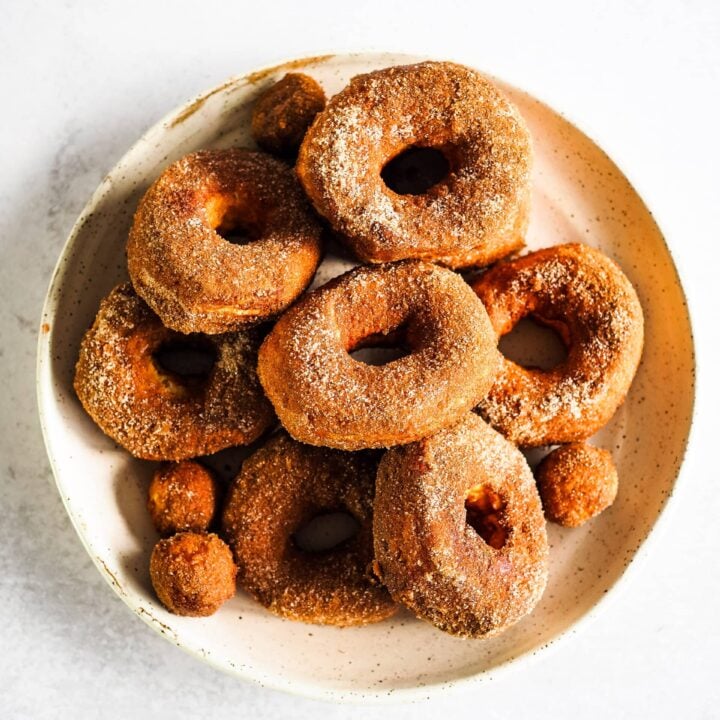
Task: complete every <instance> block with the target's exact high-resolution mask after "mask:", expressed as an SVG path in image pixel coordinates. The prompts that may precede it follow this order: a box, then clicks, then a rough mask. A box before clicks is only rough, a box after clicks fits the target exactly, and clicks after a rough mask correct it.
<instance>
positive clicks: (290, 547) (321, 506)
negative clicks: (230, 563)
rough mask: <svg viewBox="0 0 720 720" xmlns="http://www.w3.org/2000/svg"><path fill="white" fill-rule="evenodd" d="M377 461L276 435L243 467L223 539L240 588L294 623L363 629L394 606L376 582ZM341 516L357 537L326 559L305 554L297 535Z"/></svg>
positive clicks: (230, 500) (225, 520) (225, 516)
mask: <svg viewBox="0 0 720 720" xmlns="http://www.w3.org/2000/svg"><path fill="white" fill-rule="evenodd" d="M376 467H377V460H376V458H375V456H374V454H369V453H344V452H340V451H337V450H328V449H326V448H316V447H310V446H308V445H301V444H300V443H298V442H295V441H294V440H292V439H291V438H289V437H288V436H287V435H286V434H285V433H280V434H278V435H275V436H273V437H272V438H271V439H270V440H269V441H268V442H267V443H266V444H265V445H264V446H263V447H262V448H260V449H259V450H257V451H256V452H255V453H254V454H253V455H251V456H250V457H249V458H248V459H247V460H245V462H244V463H243V467H242V470H241V472H240V474H239V475H238V477H237V479H236V480H235V482H234V483H233V485H232V487H231V489H230V492H229V495H228V500H227V504H226V507H225V511H224V513H223V521H222V524H223V534H224V537H225V538H226V539H227V541H228V542H229V543H230V545H231V547H232V549H233V552H234V554H235V558H236V560H237V563H238V568H239V572H238V578H239V581H240V584H241V586H242V587H244V588H245V589H246V590H247V591H248V592H249V593H250V594H251V595H253V596H254V597H255V598H257V600H258V601H259V602H261V603H262V604H263V605H264V606H265V607H267V608H268V609H269V610H270V611H272V612H274V613H276V614H278V615H282V616H285V617H288V618H292V619H294V620H302V621H303V622H309V623H320V624H328V625H364V624H367V623H371V622H377V621H379V620H382V619H384V618H386V617H388V616H390V615H392V614H393V613H394V612H395V610H396V606H395V604H394V603H393V601H392V600H391V599H390V596H389V595H388V592H387V590H385V588H383V587H381V586H380V585H379V584H378V583H377V581H376V579H375V578H374V577H372V576H371V573H370V570H369V569H370V565H371V562H372V559H373V549H372V507H373V491H374V480H375V470H376ZM337 511H343V512H347V513H349V514H351V515H352V516H353V518H355V520H356V521H357V523H358V531H357V533H356V534H355V535H354V536H353V537H351V538H349V539H347V540H346V541H345V542H343V543H342V544H341V545H338V546H337V547H334V548H331V549H329V550H326V551H324V552H318V553H310V552H306V551H304V550H301V549H300V548H299V547H298V546H297V545H296V544H295V542H294V540H293V534H294V533H295V532H296V531H297V530H298V529H299V528H300V527H301V526H302V525H303V524H304V523H306V522H308V521H309V520H311V519H313V518H314V517H316V516H318V515H321V514H324V513H328V512H337Z"/></svg>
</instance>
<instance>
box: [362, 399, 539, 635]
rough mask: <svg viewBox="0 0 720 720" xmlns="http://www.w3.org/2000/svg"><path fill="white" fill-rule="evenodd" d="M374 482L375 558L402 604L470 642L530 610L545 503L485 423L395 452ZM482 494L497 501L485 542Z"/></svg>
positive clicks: (518, 459)
mask: <svg viewBox="0 0 720 720" xmlns="http://www.w3.org/2000/svg"><path fill="white" fill-rule="evenodd" d="M376 482H377V485H376V494H375V520H374V534H375V556H376V558H377V561H378V564H379V569H380V574H381V578H382V580H383V582H385V584H386V585H387V587H388V590H390V593H391V595H392V597H393V598H394V599H395V600H397V601H398V602H402V603H404V604H405V605H407V606H408V607H409V608H410V609H411V610H413V611H414V612H415V613H416V614H417V615H418V616H419V617H421V618H424V619H425V620H428V621H430V622H431V623H433V624H434V625H436V626H437V627H438V628H440V629H441V630H444V631H445V632H448V633H451V634H453V635H460V636H463V637H473V638H480V637H490V636H492V635H496V634H498V633H499V632H501V631H502V630H504V629H505V628H507V627H508V626H510V625H512V624H513V623H515V622H517V621H518V620H520V618H522V617H523V616H525V615H526V614H527V613H529V612H530V611H531V610H532V609H533V607H534V606H535V605H536V603H537V602H538V600H539V599H540V596H541V595H542V593H543V590H544V588H545V584H546V582H547V573H548V544H547V535H546V530H545V521H544V519H543V514H542V507H541V505H540V498H539V497H538V494H537V490H536V489H535V483H534V480H533V477H532V473H531V472H530V468H529V467H528V465H527V462H526V461H525V458H524V457H523V455H522V453H520V452H519V451H518V450H517V448H515V447H514V446H513V445H512V444H511V443H509V442H508V441H507V440H505V439H504V438H503V437H502V436H501V435H500V434H498V433H497V432H495V431H494V430H492V428H490V427H489V426H488V425H486V424H485V423H484V422H483V421H482V420H481V419H480V418H479V417H477V416H476V415H474V414H472V413H471V414H469V415H467V416H466V417H465V419H464V420H463V421H462V422H461V423H459V424H458V425H456V426H455V427H453V428H450V429H446V430H441V431H440V432H439V433H437V434H436V435H433V436H432V437H429V438H426V439H425V440H421V441H420V442H417V443H413V444H411V445H405V446H403V447H396V448H392V449H391V450H388V452H387V453H386V454H385V456H384V457H383V459H382V461H381V462H380V467H379V468H378V475H377V481H376ZM478 496H480V497H483V496H484V497H486V498H489V499H490V502H489V503H488V504H489V505H490V508H489V509H490V510H491V511H492V512H491V513H490V516H491V517H492V519H493V527H492V528H491V532H490V533H489V534H485V533H484V532H483V536H484V537H486V538H487V540H488V542H486V541H485V540H483V538H482V537H481V535H480V534H479V532H477V531H476V530H475V529H474V528H473V527H471V525H470V523H469V520H471V516H470V512H469V508H468V510H466V502H468V501H470V500H473V499H475V498H477V497H478ZM478 505H479V504H478ZM476 507H477V506H476ZM478 510H480V511H481V512H482V511H484V512H488V509H487V508H483V507H482V506H481V505H480V507H478ZM498 530H500V531H501V532H498ZM498 546H499V547H498Z"/></svg>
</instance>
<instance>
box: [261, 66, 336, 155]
mask: <svg viewBox="0 0 720 720" xmlns="http://www.w3.org/2000/svg"><path fill="white" fill-rule="evenodd" d="M324 107H325V93H324V92H323V89H322V88H321V87H320V85H318V83H317V82H316V81H315V80H313V78H311V77H310V76H309V75H304V74H303V73H288V74H287V75H285V77H283V78H282V80H279V81H278V82H276V83H275V84H274V85H271V86H270V87H269V88H268V89H267V90H266V91H265V92H264V93H262V95H260V97H259V98H258V99H257V102H256V103H255V107H254V108H253V114H252V134H253V138H254V139H255V142H256V143H257V144H258V145H259V146H260V147H261V148H263V149H264V150H267V151H268V152H270V153H274V154H276V155H280V156H292V155H295V154H296V153H297V151H298V148H299V147H300V143H301V142H302V139H303V137H305V133H306V132H307V129H308V128H309V127H310V125H311V124H312V121H313V120H314V119H315V116H316V115H317V114H318V113H319V112H320V111H321V110H322V109H323V108H324Z"/></svg>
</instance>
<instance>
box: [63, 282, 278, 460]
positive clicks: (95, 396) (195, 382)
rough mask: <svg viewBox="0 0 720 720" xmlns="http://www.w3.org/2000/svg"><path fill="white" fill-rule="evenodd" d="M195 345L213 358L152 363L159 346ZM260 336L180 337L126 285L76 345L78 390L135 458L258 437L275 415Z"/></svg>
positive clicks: (176, 455)
mask: <svg viewBox="0 0 720 720" xmlns="http://www.w3.org/2000/svg"><path fill="white" fill-rule="evenodd" d="M175 344H179V347H181V348H182V347H188V346H189V347H199V348H201V349H203V350H207V351H210V352H212V353H213V354H214V355H215V361H214V363H213V366H212V369H211V370H210V371H209V373H208V374H207V376H203V377H193V376H189V377H184V376H180V375H178V374H176V373H173V372H170V371H167V370H165V369H163V367H162V366H161V365H160V364H159V363H158V362H157V361H156V359H155V357H154V355H155V353H156V352H157V351H158V350H160V349H161V348H163V347H168V346H173V345H175ZM258 345H259V336H258V334H257V332H255V331H252V330H249V331H243V332H237V333H225V334H223V335H209V336H208V335H190V336H186V335H180V334H179V333H176V332H173V331H172V330H168V329H167V328H166V327H164V326H163V324H162V323H161V322H160V319H159V318H158V316H157V315H155V313H153V312H152V310H150V308H149V307H148V306H147V305H146V304H145V303H144V302H143V300H142V299H141V298H139V297H138V295H137V294H136V293H135V291H134V290H133V288H132V285H130V283H125V284H123V285H119V286H118V287H116V288H115V289H114V290H113V291H112V292H111V293H110V294H109V295H108V296H107V297H106V298H105V299H104V300H103V301H102V303H101V304H100V310H99V311H98V314H97V317H96V318H95V322H94V323H93V325H92V327H91V328H90V329H89V330H88V331H87V333H86V334H85V337H84V338H83V340H82V343H81V345H80V356H79V358H78V362H77V365H76V368H75V383H74V384H75V392H76V393H77V396H78V398H79V399H80V401H81V402H82V404H83V407H84V408H85V410H86V411H87V412H88V414H89V415H90V417H92V419H93V420H94V421H95V422H96V423H97V424H98V425H99V426H100V428H101V429H102V431H103V432H105V433H106V434H107V435H109V436H110V437H111V438H112V439H113V440H115V442H117V443H118V444H120V445H122V446H123V447H124V448H125V449H126V450H128V451H129V452H130V453H132V454H133V455H135V457H139V458H143V459H145V460H185V459H188V458H193V457H197V456H199V455H208V454H210V453H214V452H217V451H218V450H222V449H223V448H226V447H230V446H232V445H244V444H247V443H250V442H252V441H253V440H255V439H256V438H257V437H259V436H260V435H261V434H262V432H263V431H264V430H265V429H266V428H268V427H269V426H270V424H271V423H272V422H273V421H274V414H273V411H272V407H271V406H270V403H269V402H268V401H267V399H266V398H265V396H264V395H263V392H262V389H261V387H260V384H259V382H258V379H257V374H256V369H255V366H256V362H257V348H258Z"/></svg>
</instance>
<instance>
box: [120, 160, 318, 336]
mask: <svg viewBox="0 0 720 720" xmlns="http://www.w3.org/2000/svg"><path fill="white" fill-rule="evenodd" d="M238 224H239V225H241V226H243V227H246V228H249V229H250V230H251V231H252V232H253V233H255V234H256V235H257V236H258V237H257V238H256V239H255V240H253V241H252V242H249V243H247V244H242V245H238V244H233V243H231V242H228V241H227V240H225V239H224V238H223V237H222V236H221V235H220V234H218V230H222V231H223V232H224V231H226V230H228V231H230V230H232V228H233V227H235V226H237V225H238ZM321 250H322V248H321V242H320V225H319V223H318V222H317V220H316V218H315V217H314V215H313V213H312V210H311V208H310V206H309V205H308V203H307V200H306V199H305V197H304V196H303V194H302V191H301V190H300V187H299V186H298V184H297V181H296V180H295V178H294V177H293V173H292V170H290V169H289V168H288V167H287V166H286V165H284V164H283V163H282V162H280V161H279V160H276V159H275V158H272V157H270V156H269V155H265V154H264V153H260V152H253V151H250V150H244V149H241V148H231V149H227V150H202V151H200V152H196V153H192V154H190V155H186V156H185V157H184V158H182V159H181V160H178V161H177V162H176V163H173V164H172V165H171V166H170V167H169V168H167V169H166V170H165V171H164V172H163V174H162V175H161V176H160V177H159V178H158V179H157V180H156V181H155V183H154V184H153V185H152V187H151V188H150V189H149V190H148V191H147V193H146V194H145V196H144V197H143V199H142V200H141V201H140V205H139V206H138V209H137V212H136V214H135V220H134V222H133V226H132V229H131V231H130V236H129V238H128V246H127V255H128V270H129V271H130V278H131V280H132V282H133V285H134V286H135V289H136V290H137V292H138V294H139V295H140V296H141V297H142V298H143V299H144V300H145V301H146V302H147V303H148V305H150V307H151V308H152V309H153V310H154V311H155V312H156V313H157V314H158V315H159V316H160V317H161V318H162V321H163V323H164V324H165V325H166V326H167V327H169V328H172V329H174V330H177V331H179V332H183V333H191V332H204V333H221V332H227V331H232V330H237V329H239V328H241V327H243V326H247V325H248V324H253V323H257V322H258V321H260V320H263V319H266V318H269V317H272V316H274V315H276V314H277V313H279V312H282V310H284V309H285V308H286V307H287V306H288V305H289V304H290V303H291V302H292V301H293V300H294V299H295V298H296V297H297V296H298V295H299V294H300V293H301V292H302V291H303V290H304V289H305V288H306V287H307V285H308V284H309V283H310V281H311V280H312V277H313V275H314V273H315V269H316V268H317V265H318V263H319V262H320V258H321Z"/></svg>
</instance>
